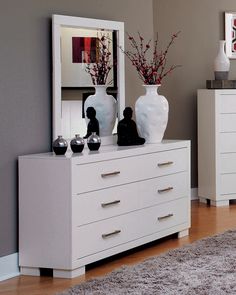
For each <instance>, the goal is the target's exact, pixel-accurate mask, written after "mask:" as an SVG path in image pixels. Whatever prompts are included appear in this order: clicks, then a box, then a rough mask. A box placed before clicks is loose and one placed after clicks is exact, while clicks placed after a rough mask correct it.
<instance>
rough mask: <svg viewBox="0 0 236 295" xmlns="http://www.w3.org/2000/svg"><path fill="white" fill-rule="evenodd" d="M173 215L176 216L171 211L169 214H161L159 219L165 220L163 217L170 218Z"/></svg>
mask: <svg viewBox="0 0 236 295" xmlns="http://www.w3.org/2000/svg"><path fill="white" fill-rule="evenodd" d="M172 216H174V214H173V213H170V214H167V215H164V216H160V217H158V218H157V219H158V220H163V219H166V218H170V217H172Z"/></svg>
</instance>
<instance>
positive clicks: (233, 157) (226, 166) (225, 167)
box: [220, 152, 236, 174]
mask: <svg viewBox="0 0 236 295" xmlns="http://www.w3.org/2000/svg"><path fill="white" fill-rule="evenodd" d="M220 173H221V174H225V173H236V152H235V153H226V154H221V155H220Z"/></svg>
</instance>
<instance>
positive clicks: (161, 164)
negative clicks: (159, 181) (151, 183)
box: [157, 161, 174, 167]
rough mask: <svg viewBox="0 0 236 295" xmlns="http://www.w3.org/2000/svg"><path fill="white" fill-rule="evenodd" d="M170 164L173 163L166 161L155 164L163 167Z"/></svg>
mask: <svg viewBox="0 0 236 295" xmlns="http://www.w3.org/2000/svg"><path fill="white" fill-rule="evenodd" d="M172 164H174V162H173V161H168V162H163V163H158V164H157V166H158V167H163V166H168V165H172Z"/></svg>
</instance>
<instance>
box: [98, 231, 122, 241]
mask: <svg viewBox="0 0 236 295" xmlns="http://www.w3.org/2000/svg"><path fill="white" fill-rule="evenodd" d="M120 232H121V230H119V229H118V230H114V231H113V232H111V233H107V234H102V238H103V239H105V238H108V237H110V236H113V235H117V234H119V233H120Z"/></svg>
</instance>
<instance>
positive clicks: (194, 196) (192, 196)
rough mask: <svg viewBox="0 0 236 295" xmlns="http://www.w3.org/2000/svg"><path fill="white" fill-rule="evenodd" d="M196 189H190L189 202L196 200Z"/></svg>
mask: <svg viewBox="0 0 236 295" xmlns="http://www.w3.org/2000/svg"><path fill="white" fill-rule="evenodd" d="M198 199H199V198H198V188H197V187H194V188H191V201H193V200H198Z"/></svg>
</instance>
